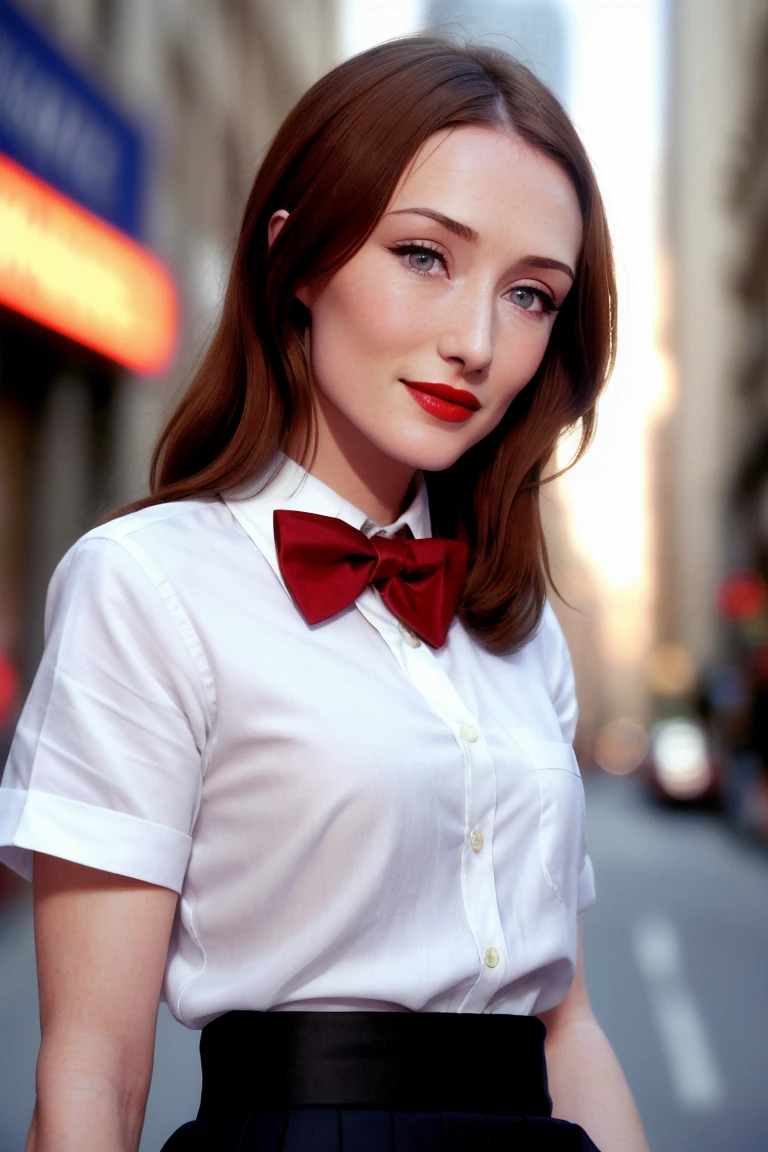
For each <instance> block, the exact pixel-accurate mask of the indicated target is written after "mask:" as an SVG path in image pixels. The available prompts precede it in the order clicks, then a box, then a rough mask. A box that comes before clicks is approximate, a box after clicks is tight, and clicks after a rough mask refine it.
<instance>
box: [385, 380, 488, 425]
mask: <svg viewBox="0 0 768 1152" xmlns="http://www.w3.org/2000/svg"><path fill="white" fill-rule="evenodd" d="M402 383H403V384H405V386H406V388H408V390H409V391H410V393H411V395H412V396H413V398H414V400H415V401H416V403H417V404H419V405H420V406H421V407H422V408H423V409H424V410H425V411H426V412H429V413H430V414H431V415H432V416H437V417H438V419H440V420H447V421H448V422H449V423H451V424H457V423H459V422H460V421H462V420H468V419H469V417H470V416H471V415H472V413H473V412H476V411H477V410H478V408H481V407H482V405H481V403H480V401H479V400H478V399H477V397H476V396H473V395H472V393H471V392H465V391H464V389H463V388H452V387H451V386H450V384H432V383H427V382H425V381H423V380H403V381H402Z"/></svg>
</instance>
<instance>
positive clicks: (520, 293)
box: [512, 288, 538, 310]
mask: <svg viewBox="0 0 768 1152" xmlns="http://www.w3.org/2000/svg"><path fill="white" fill-rule="evenodd" d="M512 298H513V300H514V301H515V304H517V306H518V308H525V309H526V310H528V309H529V308H531V307H533V305H534V304H535V303H536V302H537V300H538V296H537V295H536V293H535V292H534V291H533V290H532V289H531V288H515V289H514V290H513V292H512Z"/></svg>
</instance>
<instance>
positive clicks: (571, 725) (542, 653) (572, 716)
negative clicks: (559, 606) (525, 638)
mask: <svg viewBox="0 0 768 1152" xmlns="http://www.w3.org/2000/svg"><path fill="white" fill-rule="evenodd" d="M531 643H532V644H533V645H535V647H536V650H537V655H538V657H539V660H540V662H541V667H542V671H543V674H544V679H545V681H546V684H547V688H548V691H549V698H550V700H551V701H552V703H553V705H554V708H555V711H556V713H557V718H558V721H559V723H560V729H561V731H562V734H563V740H565V741H567V742H568V743H570V742H571V741H572V740H573V737H574V733H575V731H576V723H577V720H578V705H577V700H576V685H575V681H574V675H573V663H572V661H571V654H570V651H569V649H568V644H567V641H566V639H565V635H564V633H563V629H562V626H561V624H560V621H559V620H558V618H557V616H556V614H555V610H554V608H553V607H552V604H551V603H550V601H549V600H547V601H546V602H545V604H544V611H543V612H542V616H541V621H540V623H539V627H538V629H537V631H536V633H535V635H534V637H533V639H532V641H531Z"/></svg>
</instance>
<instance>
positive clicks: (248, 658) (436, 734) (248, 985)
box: [0, 461, 594, 1028]
mask: <svg viewBox="0 0 768 1152" xmlns="http://www.w3.org/2000/svg"><path fill="white" fill-rule="evenodd" d="M275 508H294V509H299V510H302V511H307V512H318V513H322V514H325V515H330V516H339V517H341V518H343V519H344V520H346V521H347V522H348V523H350V524H352V525H354V526H355V527H357V528H362V529H363V530H364V531H366V532H367V533H368V534H369V535H372V534H374V533H376V532H377V531H381V529H377V527H376V525H374V524H372V523H371V522H370V521H367V520H366V518H365V516H364V515H363V513H362V512H360V511H359V510H358V509H356V508H353V507H352V506H351V505H350V504H348V503H346V502H345V501H344V500H342V499H341V498H340V497H339V496H338V495H336V494H335V493H334V492H332V491H331V490H330V489H329V488H327V487H326V486H325V485H324V484H322V483H320V482H319V481H318V480H316V479H315V478H314V477H311V476H307V475H306V473H305V472H304V471H303V470H302V469H300V468H299V467H298V466H297V465H295V464H293V462H291V461H288V462H287V463H286V466H285V467H284V468H283V469H282V471H280V472H279V473H278V475H277V477H276V478H274V477H273V478H272V480H271V482H270V483H269V484H268V485H267V486H266V487H263V485H262V490H261V491H258V492H256V491H255V489H254V487H253V486H252V487H251V490H250V491H249V492H248V493H243V492H241V493H239V494H238V495H237V497H235V496H233V497H231V498H227V500H226V501H223V500H220V499H218V498H217V497H209V498H203V499H195V500H189V501H185V502H182V503H170V504H162V505H159V506H157V507H154V508H149V509H146V510H144V511H141V512H135V513H131V514H130V515H128V516H124V517H121V518H120V519H118V520H114V521H112V522H111V523H109V524H106V525H103V526H102V527H99V528H96V529H94V530H93V531H92V532H89V533H88V534H87V535H86V536H84V537H83V538H82V539H81V540H80V541H78V543H77V544H76V545H75V546H74V547H73V548H72V549H71V550H70V551H69V552H68V553H67V555H66V556H65V557H64V559H63V560H62V562H61V563H60V565H59V567H58V568H57V570H56V572H55V574H54V577H53V579H52V582H51V587H50V592H49V600H48V606H47V612H46V647H45V654H44V657H43V660H42V663H41V666H40V669H39V671H38V674H37V677H36V679H35V682H34V685H33V688H32V690H31V693H30V696H29V698H28V700H27V702H26V705H25V708H24V711H23V714H22V716H21V720H20V722H19V726H18V731H17V733H16V737H15V740H14V743H13V746H12V749H11V754H10V759H9V761H8V765H7V769H6V772H5V775H4V777H3V780H2V787H0V844H3V845H5V846H6V847H3V848H2V849H0V859H1V860H3V861H4V862H5V863H7V864H9V865H10V866H11V867H12V868H14V869H16V870H17V871H19V872H20V873H21V874H22V875H24V876H27V877H29V876H30V875H31V865H32V851H33V850H39V851H42V852H46V853H49V854H52V855H58V856H61V857H64V858H66V859H70V860H74V861H78V862H79V863H82V864H86V865H90V866H91V867H95V868H102V869H105V870H107V871H110V872H117V873H121V874H124V875H126V876H131V877H136V878H138V879H141V880H146V881H150V882H152V883H155V884H160V885H164V886H166V887H169V888H173V889H175V890H177V891H178V892H180V893H181V898H180V901H179V905H178V909H177V913H176V919H175V923H174V928H173V933H172V938H171V945H170V951H169V956H168V964H167V970H166V976H165V983H164V995H165V998H166V1000H167V1002H168V1004H169V1006H170V1008H171V1011H172V1012H173V1013H174V1015H175V1016H176V1017H177V1018H178V1019H179V1020H181V1021H182V1022H183V1023H184V1024H187V1025H189V1026H190V1027H193V1028H194V1027H202V1025H203V1024H205V1023H206V1022H207V1021H209V1020H211V1019H213V1018H214V1017H215V1016H217V1015H220V1014H221V1013H223V1012H226V1011H228V1010H230V1009H235V1008H242V1009H248V1008H250V1009H267V1008H274V1009H294V1010H295V1009H301V1008H305V1009H324V1008H327V1009H341V1010H343V1009H368V1010H370V1009H381V1010H397V1009H413V1010H417V1011H418V1010H427V1011H447V1012H485V1011H488V1012H514V1013H522V1014H528V1013H533V1012H539V1011H542V1010H544V1009H546V1008H549V1007H552V1006H553V1005H555V1004H557V1003H559V1001H560V1000H561V999H562V998H563V996H564V995H565V992H566V991H567V989H568V986H569V984H570V981H571V979H572V975H573V971H574V965H575V959H576V918H577V911H581V910H583V909H584V908H587V907H589V906H590V905H591V904H592V903H593V901H594V888H593V880H592V871H591V867H590V864H589V860H588V858H587V857H586V855H585V836H584V797H583V788H582V782H581V779H580V776H579V771H578V767H577V764H576V759H575V757H574V754H573V751H572V749H571V740H572V738H573V733H574V728H575V725H576V700H575V695H574V685H573V674H572V670H571V663H570V659H569V655H568V650H567V647H566V644H565V641H564V639H563V635H562V632H561V630H560V627H559V625H558V623H557V621H556V619H555V615H554V613H553V611H552V608H551V607H550V605H549V604H548V605H547V607H546V611H545V613H544V617H543V621H542V624H541V626H540V628H539V630H538V632H537V633H536V635H535V637H534V638H533V639H532V640H531V641H530V642H529V643H528V644H527V645H526V647H525V648H524V649H523V650H522V651H520V652H518V653H516V654H514V655H505V656H498V655H491V654H489V653H488V652H486V651H485V650H484V649H483V648H481V647H480V646H479V645H478V644H477V643H476V642H475V641H474V640H473V639H472V638H471V636H470V635H469V634H468V633H467V631H466V630H465V629H464V627H463V626H462V625H461V623H459V622H458V620H454V622H453V624H452V626H451V630H450V633H449V637H448V640H447V642H446V644H445V645H444V646H443V647H442V648H441V649H439V650H437V651H434V650H432V649H430V648H429V647H428V646H427V645H425V644H417V643H416V641H415V638H414V637H413V636H412V634H409V633H408V632H407V630H401V629H400V628H399V627H398V622H397V620H396V619H395V618H394V617H393V616H392V615H391V614H390V613H389V611H388V610H387V608H386V607H385V606H384V604H383V603H382V601H381V598H380V597H379V595H378V593H377V592H376V591H375V590H373V589H371V588H369V589H366V591H365V592H364V593H363V595H362V596H361V597H360V598H359V600H358V601H357V603H356V605H352V606H350V608H349V609H347V610H346V611H344V612H341V613H339V614H338V616H335V617H334V618H332V619H330V620H327V621H325V622H323V623H322V624H318V625H315V626H314V627H309V626H308V625H307V624H306V623H305V621H304V619H303V617H302V616H301V615H300V614H299V612H298V611H297V610H296V608H295V607H294V605H293V602H292V600H291V599H290V596H289V595H288V593H287V592H286V590H285V587H284V585H283V583H282V579H281V577H280V575H279V569H278V567H277V560H276V556H275V547H274V538H273V533H272V514H273V511H274V509H275ZM404 524H407V525H408V526H409V528H410V529H411V531H412V532H413V534H414V536H415V537H417V538H419V537H423V536H426V535H429V532H430V527H429V513H428V505H427V498H426V493H425V490H424V486H423V482H422V483H421V485H420V486H419V488H418V491H417V494H416V496H415V498H414V501H413V503H412V505H411V506H410V508H409V509H408V510H407V511H406V513H404V515H403V516H402V517H401V518H400V520H398V521H397V523H396V524H394V525H391V526H390V527H389V528H388V529H386V532H387V534H394V532H396V531H397V530H398V529H400V528H402V527H403V525H404ZM473 833H474V835H473ZM478 833H479V834H480V835H479V836H478ZM494 962H495V963H494Z"/></svg>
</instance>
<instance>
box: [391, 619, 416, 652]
mask: <svg viewBox="0 0 768 1152" xmlns="http://www.w3.org/2000/svg"><path fill="white" fill-rule="evenodd" d="M397 627H398V629H399V630H400V635H401V636H402V637H403V639H404V640H405V642H406V644H410V646H411V648H420V647H421V640H419V638H418V636H417V635H416V634H415V633H414V632H412V631H411V630H410V628H408V627H407V626H406V625H405V624H403V622H402V620H401V621H399V623H398V625H397Z"/></svg>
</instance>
